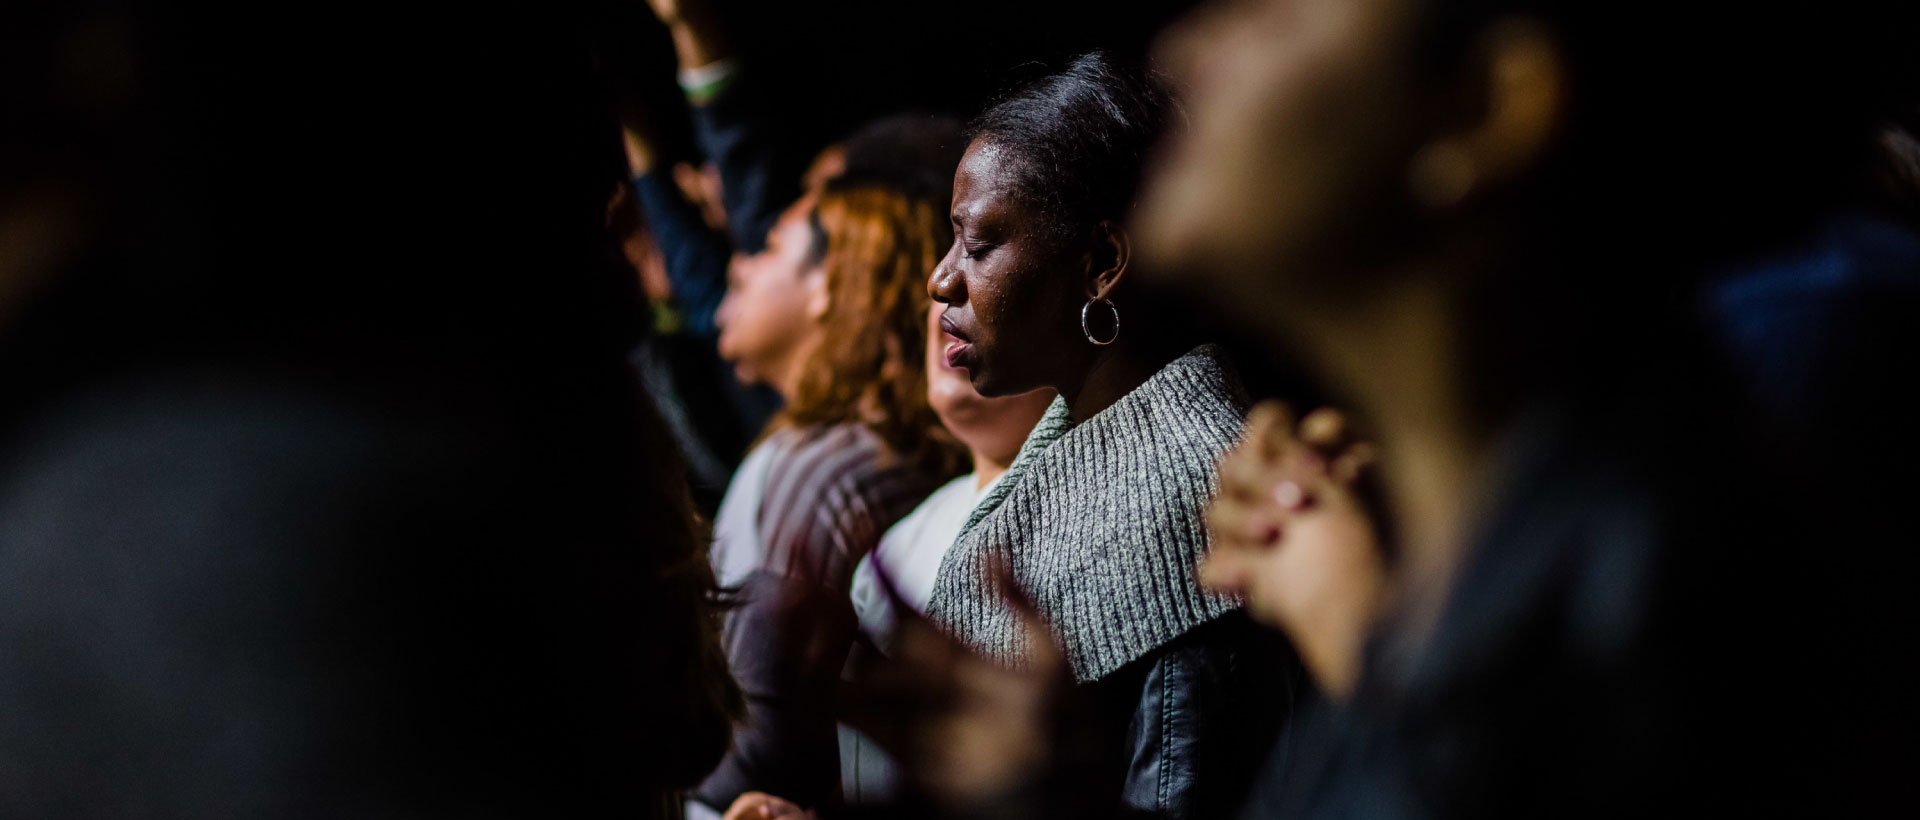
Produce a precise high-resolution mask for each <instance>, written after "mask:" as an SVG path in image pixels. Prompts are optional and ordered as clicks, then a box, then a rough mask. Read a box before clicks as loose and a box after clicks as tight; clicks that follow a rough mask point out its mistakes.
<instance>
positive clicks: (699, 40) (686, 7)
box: [647, 0, 727, 68]
mask: <svg viewBox="0 0 1920 820" xmlns="http://www.w3.org/2000/svg"><path fill="white" fill-rule="evenodd" d="M647 5H648V6H649V7H651V8H652V9H653V15H654V16H655V17H658V18H660V22H662V23H665V24H666V26H667V31H668V33H669V34H672V35H673V47H674V50H675V51H676V52H678V56H679V58H680V59H679V62H680V67H681V68H699V67H700V66H703V65H707V64H709V63H712V62H714V61H715V60H719V59H721V58H723V57H726V56H727V48H726V44H725V42H724V39H725V37H724V34H725V31H724V29H723V26H721V24H720V21H719V20H718V19H717V18H716V16H715V14H714V12H713V9H712V8H710V7H708V5H707V3H705V2H703V0H647Z"/></svg>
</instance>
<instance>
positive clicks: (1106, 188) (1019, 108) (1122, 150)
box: [967, 51, 1176, 237]
mask: <svg viewBox="0 0 1920 820" xmlns="http://www.w3.org/2000/svg"><path fill="white" fill-rule="evenodd" d="M1175 113H1176V109H1175V106H1174V103H1173V98H1172V96H1171V95H1169V94H1168V93H1167V91H1166V89H1165V88H1163V87H1162V85H1161V84H1160V82H1159V81H1158V78H1157V77H1155V76H1154V75H1153V74H1152V73H1151V72H1149V71H1148V70H1146V69H1145V68H1144V67H1141V66H1134V65H1123V64H1121V63H1119V62H1117V61H1115V60H1114V59H1113V58H1111V57H1108V56H1107V55H1106V54H1104V53H1101V52H1098V51H1096V52H1093V53H1091V54H1086V55H1083V56H1081V57H1078V58H1076V59H1074V60H1073V62H1071V63H1069V64H1068V65H1067V67H1066V69H1065V70H1063V71H1061V72H1059V73H1057V74H1052V75H1049V76H1047V77H1044V78H1041V79H1039V80H1037V81H1035V82H1033V83H1030V84H1028V85H1027V86H1025V87H1023V88H1021V89H1019V90H1018V91H1015V92H1014V93H1013V94H1012V95H1011V96H1008V97H1007V98H1006V99H1003V100H1001V101H1000V102H999V103H997V104H995V105H994V106H993V107H992V108H989V109H987V111H986V113H983V114H981V115H980V116H979V117H978V118H977V119H975V120H974V121H973V123H972V124H971V125H970V126H969V128H968V129H967V130H968V135H969V136H971V137H972V138H974V139H977V140H984V141H986V142H988V143H991V144H993V145H994V146H997V147H999V148H1000V149H1001V150H1003V151H1005V152H1006V154H1007V163H1008V167H1009V169H1010V170H1011V171H1012V172H1013V175H1014V185H1015V189H1014V193H1015V195H1016V196H1017V197H1019V198H1021V199H1022V200H1024V201H1026V202H1027V203H1029V204H1031V205H1033V206H1035V208H1034V210H1035V211H1036V212H1037V213H1038V214H1039V215H1040V217H1041V219H1042V225H1041V227H1043V228H1045V229H1046V230H1048V231H1049V232H1051V233H1052V234H1053V235H1054V236H1056V237H1064V236H1066V235H1069V234H1071V233H1072V232H1074V231H1076V230H1080V229H1083V228H1084V227H1086V226H1090V225H1092V224H1093V223H1095V222H1098V221H1100V220H1102V219H1121V218H1123V217H1125V216H1126V215H1127V212H1128V211H1130V210H1131V209H1132V208H1133V201H1134V195H1135V193H1136V192H1137V191H1138V190H1139V188H1140V172H1141V166H1142V165H1143V164H1144V163H1145V162H1146V158H1147V154H1148V152H1149V151H1151V150H1152V149H1153V146H1154V143H1155V142H1156V141H1157V140H1158V139H1159V137H1160V133H1161V131H1162V130H1163V129H1164V128H1165V127H1166V124H1167V121H1168V119H1169V118H1171V117H1172V116H1174V115H1175Z"/></svg>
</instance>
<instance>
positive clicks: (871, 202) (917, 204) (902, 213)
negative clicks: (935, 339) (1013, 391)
mask: <svg viewBox="0 0 1920 820" xmlns="http://www.w3.org/2000/svg"><path fill="white" fill-rule="evenodd" d="M815 224H816V225H818V227H819V230H820V232H821V235H822V236H823V237H824V239H825V243H826V248H827V252H826V257H825V260H824V263H823V265H822V269H823V270H824V274H823V275H824V279H825V289H824V292H823V295H822V298H821V299H820V301H819V302H818V304H819V305H820V310H819V312H818V313H817V314H815V315H816V319H815V324H816V327H817V328H818V330H817V331H816V332H817V333H818V335H819V344H818V345H817V346H816V347H815V348H814V349H813V352H812V354H811V355H810V356H809V358H808V359H807V360H806V361H805V362H804V363H803V364H802V365H801V372H800V374H799V377H798V379H797V382H798V387H797V389H796V390H795V392H794V395H792V396H790V397H789V400H788V404H787V406H786V408H785V409H784V410H782V411H781V416H780V419H779V421H778V423H781V424H790V425H795V426H801V425H824V424H841V423H858V424H864V425H866V426H867V427H868V428H869V429H871V430H873V431H874V432H875V433H877V434H879V436H880V437H881V439H882V440H884V441H886V442H887V444H888V445H890V446H891V447H893V449H894V450H895V451H896V452H898V453H900V454H901V455H902V456H903V457H905V458H907V459H908V460H909V461H910V462H913V463H916V464H918V465H920V466H922V467H924V468H925V469H927V470H928V471H929V472H933V473H939V474H951V473H953V472H956V471H957V468H958V466H959V464H960V452H959V448H958V447H957V446H956V445H955V443H954V441H953V439H952V438H951V437H950V436H949V435H947V434H946V432H945V431H944V430H942V429H941V427H940V422H939V419H938V417H936V416H935V415H934V413H933V410H932V408H931V407H929V406H928V403H927V381H926V380H927V371H926V366H925V354H924V351H925V350H926V347H927V330H926V321H925V317H926V310H927V297H926V288H925V284H924V282H925V280H926V272H927V271H928V270H929V269H931V268H932V267H933V265H934V263H935V262H936V261H937V260H938V259H939V258H940V256H941V254H943V253H945V252H946V249H947V246H948V245H949V244H951V243H952V242H953V234H952V232H951V231H950V230H949V229H948V228H947V225H946V220H945V219H944V218H943V215H942V213H941V210H940V208H939V206H938V203H934V202H931V201H928V200H926V199H923V198H917V197H914V196H910V195H908V194H906V193H904V192H901V191H898V190H894V189H891V188H888V187H886V186H882V185H876V184H872V183H863V182H857V181H853V180H841V181H835V182H830V183H828V184H827V186H826V188H825V190H824V191H823V192H822V193H821V195H820V204H819V206H818V208H817V209H816V211H815Z"/></svg>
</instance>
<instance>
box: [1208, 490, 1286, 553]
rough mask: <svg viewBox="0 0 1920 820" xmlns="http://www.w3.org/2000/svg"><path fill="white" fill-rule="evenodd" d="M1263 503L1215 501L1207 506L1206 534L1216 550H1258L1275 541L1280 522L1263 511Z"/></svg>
mask: <svg viewBox="0 0 1920 820" xmlns="http://www.w3.org/2000/svg"><path fill="white" fill-rule="evenodd" d="M1263 506H1265V504H1264V503H1252V502H1248V501H1240V500H1237V499H1228V498H1218V499H1215V500H1214V502H1213V503H1212V504H1210V505H1208V506H1207V517H1206V518H1207V530H1208V534H1209V535H1210V536H1211V540H1212V544H1213V547H1214V548H1215V549H1222V548H1224V549H1227V550H1230V551H1231V550H1239V549H1249V548H1259V547H1263V546H1266V545H1267V544H1270V543H1272V542H1273V541H1275V540H1278V539H1279V537H1280V529H1281V527H1280V522H1279V521H1278V520H1277V519H1275V518H1274V517H1273V516H1271V515H1268V514H1266V513H1264V512H1263V511H1262V507H1263Z"/></svg>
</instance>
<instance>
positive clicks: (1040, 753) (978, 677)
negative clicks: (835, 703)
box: [846, 569, 1073, 806]
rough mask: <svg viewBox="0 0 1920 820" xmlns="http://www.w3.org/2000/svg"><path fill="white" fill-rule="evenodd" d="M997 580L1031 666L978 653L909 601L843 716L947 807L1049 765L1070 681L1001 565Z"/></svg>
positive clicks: (1007, 787)
mask: <svg viewBox="0 0 1920 820" xmlns="http://www.w3.org/2000/svg"><path fill="white" fill-rule="evenodd" d="M996 575H997V576H998V578H997V580H996V581H994V583H996V585H997V586H998V588H999V589H1000V590H1001V592H1002V596H1003V599H1004V600H1005V601H1006V602H1007V606H1008V607H1009V608H1010V609H1012V610H1013V611H1014V613H1015V615H1016V617H1018V618H1019V619H1020V624H1021V628H1022V629H1023V630H1025V632H1026V636H1027V642H1028V646H1030V647H1033V648H1034V652H1033V653H1032V657H1031V661H1030V663H1029V664H1027V666H1026V667H1025V668H1020V669H1012V668H1008V667H1004V666H1001V665H999V664H996V663H994V662H992V661H990V660H988V659H986V658H982V657H980V656H979V655H976V654H974V653H973V652H972V651H970V650H968V649H967V648H966V647H964V646H962V645H961V644H960V643H959V642H958V641H956V640H954V639H953V638H952V637H950V636H948V635H947V634H945V633H944V632H942V631H940V630H939V629H938V628H936V627H934V626H933V625H932V624H930V623H928V622H927V621H926V620H925V619H924V618H921V617H918V616H915V615H914V614H913V613H914V610H913V608H912V607H911V606H909V605H908V604H905V603H903V602H899V601H896V602H895V611H896V612H899V613H902V619H901V621H900V624H899V627H898V630H899V631H898V633H897V642H896V644H895V654H894V657H893V658H890V659H886V660H883V661H880V662H878V663H876V664H875V665H874V666H873V667H872V668H869V669H866V670H863V671H862V674H860V675H859V676H858V681H857V683H856V689H857V690H858V691H857V692H856V693H855V696H854V697H853V698H851V699H850V703H849V704H848V706H849V709H848V714H847V716H846V718H847V721H848V722H849V723H851V724H852V725H854V726H855V727H856V728H858V729H860V730H861V731H863V732H865V733H867V734H868V735H869V736H870V737H872V738H874V740H875V741H876V742H878V743H879V744H880V745H881V746H882V747H884V748H887V749H888V750H889V751H890V752H892V753H893V754H894V755H895V757H896V758H897V759H898V760H899V761H900V762H901V765H902V766H903V768H904V769H905V771H906V772H907V775H908V778H909V779H910V780H911V781H912V782H913V784H914V785H915V786H916V787H917V788H919V789H921V790H923V791H924V792H925V793H926V794H928V795H929V796H931V797H933V798H934V799H935V800H937V801H939V802H940V803H941V804H943V805H946V806H975V805H979V804H981V803H985V802H988V801H991V800H994V799H995V798H998V797H1001V796H1003V795H1006V794H1008V793H1010V792H1013V791H1015V790H1017V789H1019V788H1021V787H1022V786H1025V785H1027V784H1028V783H1030V782H1032V781H1034V780H1036V779H1037V778H1038V777H1040V776H1041V774H1042V773H1044V772H1048V771H1051V770H1053V769H1052V767H1054V766H1055V765H1056V756H1057V754H1058V753H1059V751H1060V743H1059V739H1060V738H1061V737H1062V735H1061V731H1062V728H1063V724H1064V723H1065V721H1064V717H1065V715H1066V713H1065V711H1064V710H1062V709H1061V704H1062V703H1063V702H1064V701H1065V700H1066V699H1067V696H1068V694H1069V692H1070V691H1071V690H1072V688H1073V678H1072V675H1071V673H1070V672H1069V670H1068V667H1067V662H1066V657H1065V655H1064V654H1063V653H1062V651H1061V650H1060V648H1059V647H1058V646H1057V645H1056V644H1055V643H1054V640H1053V636H1052V634H1051V633H1050V632H1049V631H1048V630H1047V628H1046V626H1045V624H1044V623H1043V622H1042V621H1041V619H1040V615H1039V613H1038V612H1036V611H1035V610H1034V608H1033V605H1032V604H1031V603H1030V602H1029V601H1028V600H1027V598H1026V596H1025V595H1024V594H1023V593H1021V592H1020V590H1019V588H1018V587H1017V585H1016V584H1015V582H1014V581H1013V580H1012V578H1011V573H1010V572H1007V571H1005V570H1004V569H1003V570H1002V571H1000V572H999V573H996Z"/></svg>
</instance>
